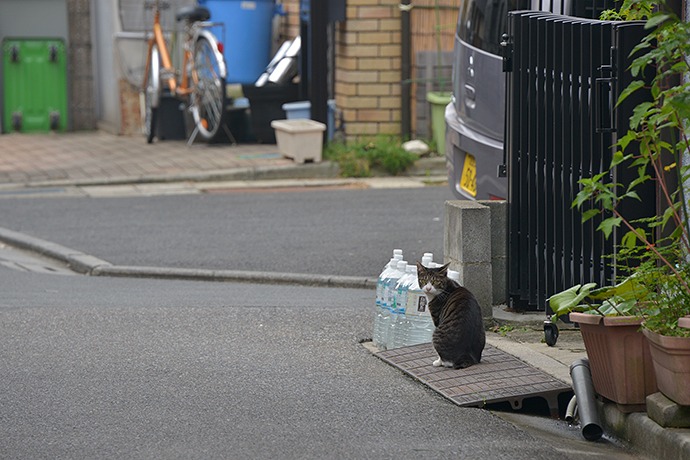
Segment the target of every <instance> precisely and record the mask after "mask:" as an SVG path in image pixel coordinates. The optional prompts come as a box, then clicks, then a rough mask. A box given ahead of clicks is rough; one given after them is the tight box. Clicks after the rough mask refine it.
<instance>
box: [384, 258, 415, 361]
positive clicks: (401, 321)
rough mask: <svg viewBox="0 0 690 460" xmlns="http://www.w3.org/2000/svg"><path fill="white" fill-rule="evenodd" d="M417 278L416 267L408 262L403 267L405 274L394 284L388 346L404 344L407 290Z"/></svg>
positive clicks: (393, 346)
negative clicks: (393, 303)
mask: <svg viewBox="0 0 690 460" xmlns="http://www.w3.org/2000/svg"><path fill="white" fill-rule="evenodd" d="M416 279H417V267H416V266H415V265H412V264H408V265H407V266H406V267H405V274H404V275H403V276H402V277H401V278H400V279H399V280H398V284H397V286H396V291H397V292H396V297H395V309H394V310H393V317H392V321H391V329H390V331H389V340H388V342H389V343H390V344H391V345H390V346H389V347H388V348H398V347H402V346H404V339H405V327H406V323H405V319H406V318H405V305H406V304H407V292H408V290H409V288H410V286H412V284H413V282H415V281H416Z"/></svg>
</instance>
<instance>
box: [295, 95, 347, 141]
mask: <svg viewBox="0 0 690 460" xmlns="http://www.w3.org/2000/svg"><path fill="white" fill-rule="evenodd" d="M327 105H328V112H327V114H326V118H327V119H326V136H327V137H326V138H327V139H328V140H329V141H332V140H333V136H334V135H335V112H336V110H337V108H336V105H335V99H329V100H328V101H327ZM283 110H284V111H285V116H286V117H287V119H288V120H294V119H297V118H308V119H311V102H310V101H297V102H289V103H287V104H283Z"/></svg>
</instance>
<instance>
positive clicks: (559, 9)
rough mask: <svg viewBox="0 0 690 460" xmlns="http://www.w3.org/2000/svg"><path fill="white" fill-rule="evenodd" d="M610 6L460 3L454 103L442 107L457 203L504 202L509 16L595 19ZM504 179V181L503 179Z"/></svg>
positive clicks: (567, 1)
mask: <svg viewBox="0 0 690 460" xmlns="http://www.w3.org/2000/svg"><path fill="white" fill-rule="evenodd" d="M614 7H615V2H614V0H464V1H463V2H462V5H461V6H460V12H459V14H458V24H457V28H456V31H455V47H454V56H453V97H452V99H451V102H450V104H448V106H447V107H446V112H445V118H446V152H445V155H446V164H447V166H448V181H449V184H450V187H451V189H452V190H453V193H454V194H455V196H456V197H457V198H459V199H471V200H489V199H506V198H507V194H508V179H507V177H500V176H501V174H499V167H500V166H501V165H502V164H503V129H504V124H505V98H506V89H505V74H504V73H503V58H502V56H501V53H502V50H501V44H500V43H501V40H502V38H501V37H502V35H503V34H504V33H506V32H507V31H508V27H507V19H508V11H512V10H539V11H548V12H551V13H556V14H563V12H565V13H566V14H567V15H569V16H578V17H587V18H592V19H597V18H599V15H600V14H601V12H602V11H603V10H605V9H609V8H614ZM503 176H505V175H504V174H503Z"/></svg>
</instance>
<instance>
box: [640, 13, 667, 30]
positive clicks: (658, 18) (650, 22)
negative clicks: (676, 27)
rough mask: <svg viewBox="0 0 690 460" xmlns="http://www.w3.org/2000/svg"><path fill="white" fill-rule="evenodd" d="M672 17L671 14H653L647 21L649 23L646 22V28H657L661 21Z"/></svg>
mask: <svg viewBox="0 0 690 460" xmlns="http://www.w3.org/2000/svg"><path fill="white" fill-rule="evenodd" d="M670 17H671V16H669V15H668V14H656V15H654V16H652V17H651V18H650V19H649V20H648V21H647V23H646V24H645V26H644V28H645V29H653V28H655V27H656V26H658V25H659V24H661V23H663V22H665V21H666V20H668V19H669V18H670Z"/></svg>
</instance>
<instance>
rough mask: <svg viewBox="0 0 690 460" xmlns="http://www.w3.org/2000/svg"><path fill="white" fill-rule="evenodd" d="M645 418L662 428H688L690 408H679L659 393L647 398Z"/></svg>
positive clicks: (679, 406) (689, 425) (689, 426)
mask: <svg viewBox="0 0 690 460" xmlns="http://www.w3.org/2000/svg"><path fill="white" fill-rule="evenodd" d="M646 402H647V416H648V417H649V418H651V419H652V420H654V421H655V422H656V423H658V424H659V425H660V426H662V427H665V428H667V427H672V428H690V406H681V405H679V404H676V403H675V402H673V401H671V400H670V399H668V398H667V397H666V396H664V395H663V394H661V393H654V394H651V395H649V396H647V399H646Z"/></svg>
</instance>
